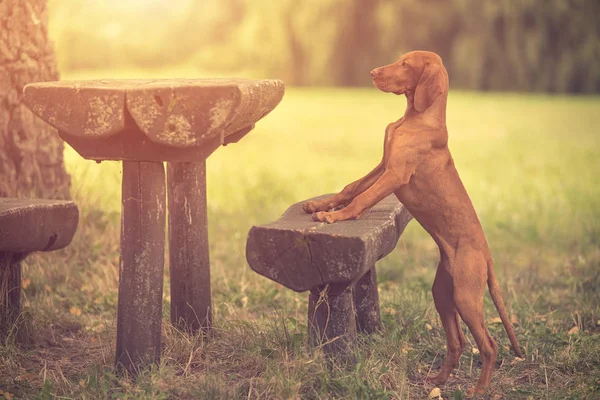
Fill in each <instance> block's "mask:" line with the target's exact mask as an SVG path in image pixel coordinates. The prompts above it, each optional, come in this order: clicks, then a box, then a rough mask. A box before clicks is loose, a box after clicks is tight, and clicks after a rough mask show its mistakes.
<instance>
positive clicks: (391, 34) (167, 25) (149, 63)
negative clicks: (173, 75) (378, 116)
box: [49, 0, 600, 92]
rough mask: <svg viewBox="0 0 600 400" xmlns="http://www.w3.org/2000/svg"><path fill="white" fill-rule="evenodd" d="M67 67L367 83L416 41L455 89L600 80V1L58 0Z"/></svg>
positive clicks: (547, 86) (599, 83)
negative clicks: (438, 59) (441, 65)
mask: <svg viewBox="0 0 600 400" xmlns="http://www.w3.org/2000/svg"><path fill="white" fill-rule="evenodd" d="M49 7H50V13H51V15H50V21H51V25H50V30H51V32H50V33H51V36H52V37H53V38H54V39H55V42H56V50H57V53H58V55H59V69H60V70H61V71H63V72H69V71H73V70H79V69H96V68H102V69H106V68H111V67H115V66H119V67H121V68H122V67H124V66H128V67H132V68H135V67H143V68H148V67H150V68H166V67H170V68H172V67H178V68H179V67H184V68H188V69H195V70H197V71H203V72H205V73H207V74H212V75H214V73H215V72H219V73H221V74H229V75H244V76H256V77H272V78H282V79H284V80H285V81H286V83H288V84H294V85H351V86H354V85H370V84H371V82H370V77H369V74H368V72H369V71H370V70H371V69H372V68H374V67H376V66H379V65H383V64H387V63H390V62H393V61H394V60H395V58H396V56H397V55H399V54H402V53H404V52H407V51H410V50H414V49H426V50H432V51H435V52H437V53H439V54H440V55H441V56H442V58H443V59H444V62H445V65H446V67H447V69H448V71H449V74H450V77H451V84H452V86H453V87H454V88H468V89H481V90H511V91H515V90H518V91H547V92H598V91H600V24H598V23H597V18H598V15H600V2H598V1H596V0H521V1H517V0H422V1H414V0H305V1H301V2H299V1H294V0H279V1H276V2H273V1H270V0H219V1H216V0H204V1H198V0H178V1H176V2H175V1H171V2H166V1H164V0H148V1H145V2H144V1H141V0H128V1H123V2H113V1H96V0H50V6H49Z"/></svg>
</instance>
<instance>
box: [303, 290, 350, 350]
mask: <svg viewBox="0 0 600 400" xmlns="http://www.w3.org/2000/svg"><path fill="white" fill-rule="evenodd" d="M308 340H309V343H310V345H311V346H322V348H323V350H324V352H325V353H326V354H328V355H334V356H335V357H337V359H338V360H346V361H350V360H351V357H350V354H351V350H352V347H351V346H352V344H353V343H355V342H356V319H355V316H354V308H353V306H352V289H351V287H349V286H348V287H346V288H344V287H343V286H335V285H334V286H331V285H325V286H319V287H317V288H314V289H313V290H311V291H310V295H309V297H308Z"/></svg>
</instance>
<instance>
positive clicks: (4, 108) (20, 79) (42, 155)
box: [0, 0, 70, 199]
mask: <svg viewBox="0 0 600 400" xmlns="http://www.w3.org/2000/svg"><path fill="white" fill-rule="evenodd" d="M47 24H48V15H47V11H46V0H3V1H0V197H8V196H11V197H13V196H14V197H43V198H57V199H65V198H68V197H69V184H70V178H69V176H68V175H67V173H66V171H65V168H64V165H63V142H62V140H60V138H59V137H58V135H57V134H56V131H55V130H54V129H51V128H50V127H48V126H47V125H46V124H45V123H44V122H42V121H41V120H39V119H38V118H37V117H35V116H34V115H33V114H32V113H31V112H30V111H29V109H27V108H26V107H25V106H24V105H23V104H22V103H21V98H22V91H23V87H24V86H25V85H26V84H27V83H31V82H38V81H48V80H56V79H58V73H57V71H56V60H55V57H54V51H53V48H52V44H51V42H50V41H49V39H48V36H47V31H48V27H47Z"/></svg>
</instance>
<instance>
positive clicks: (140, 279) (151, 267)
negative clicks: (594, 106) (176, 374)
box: [116, 161, 166, 373]
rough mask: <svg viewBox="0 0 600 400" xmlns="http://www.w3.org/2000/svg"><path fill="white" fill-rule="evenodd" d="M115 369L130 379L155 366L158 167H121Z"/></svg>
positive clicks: (160, 237) (159, 285)
mask: <svg viewBox="0 0 600 400" xmlns="http://www.w3.org/2000/svg"><path fill="white" fill-rule="evenodd" d="M122 195H123V199H122V204H123V206H122V207H123V208H122V212H121V219H122V221H121V261H120V265H119V304H118V312H117V355H116V363H117V366H123V367H125V368H126V369H127V370H128V371H130V372H132V373H135V372H137V370H138V368H139V367H142V366H144V365H148V364H150V363H153V362H156V363H158V361H159V359H160V339H161V338H160V334H161V326H162V292H163V271H164V257H165V212H166V205H165V171H164V167H163V164H162V163H157V162H153V163H148V162H139V163H138V162H131V161H126V162H124V163H123V191H122Z"/></svg>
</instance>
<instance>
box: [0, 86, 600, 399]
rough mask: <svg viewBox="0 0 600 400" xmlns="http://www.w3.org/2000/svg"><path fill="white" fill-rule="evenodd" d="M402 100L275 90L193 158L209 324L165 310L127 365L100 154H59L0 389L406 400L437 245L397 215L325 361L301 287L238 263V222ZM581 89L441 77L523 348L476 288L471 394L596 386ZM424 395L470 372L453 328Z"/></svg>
mask: <svg viewBox="0 0 600 400" xmlns="http://www.w3.org/2000/svg"><path fill="white" fill-rule="evenodd" d="M404 105H405V101H404V99H403V98H399V97H394V96H393V95H390V94H383V93H380V92H378V91H376V90H375V89H370V88H363V89H325V88H323V89H308V88H307V89H300V88H291V89H289V90H287V93H286V95H285V97H284V99H283V101H282V103H281V104H280V105H279V106H278V107H277V108H276V109H275V111H273V112H272V114H270V115H268V116H267V117H266V118H265V119H264V120H263V121H261V122H259V123H258V124H257V127H256V129H255V130H254V131H253V132H252V133H250V134H249V135H248V136H247V137H246V138H244V139H243V140H242V141H241V142H240V143H238V144H233V145H230V146H227V147H225V148H221V149H218V150H217V151H216V153H215V154H213V155H212V156H211V157H210V158H209V160H208V166H207V168H208V213H209V234H210V257H211V268H212V290H213V302H214V321H215V323H214V330H213V332H212V334H211V335H210V336H209V337H202V336H197V337H189V336H186V335H183V334H181V333H180V332H177V331H175V330H174V329H173V328H172V327H170V324H169V323H168V320H169V315H168V310H169V307H168V304H169V299H170V297H169V285H168V273H166V272H165V291H164V305H165V307H164V311H163V312H164V324H163V345H164V349H163V352H162V354H163V355H162V360H161V363H160V368H155V369H153V370H149V371H146V372H144V373H142V374H141V375H140V376H139V377H138V378H137V379H136V380H134V381H132V380H129V379H124V378H121V377H118V376H116V374H115V371H114V369H113V358H114V352H115V349H114V345H115V325H116V306H117V285H118V262H119V224H120V178H121V176H120V165H119V164H118V163H116V162H103V163H102V164H100V165H96V164H95V163H94V162H92V161H85V160H83V159H81V158H80V157H79V156H78V155H77V154H76V153H75V152H74V151H73V150H71V149H67V150H66V151H65V159H66V165H67V169H68V171H69V173H70V174H71V176H72V196H73V199H74V200H75V201H76V202H77V204H78V205H79V209H80V212H81V219H80V223H79V228H78V232H77V235H76V237H75V238H74V240H73V242H72V244H71V245H70V246H69V247H68V248H66V249H64V250H61V251H58V252H55V253H49V254H36V255H33V256H31V257H30V258H29V259H28V260H27V262H26V263H25V266H24V271H23V288H24V290H23V299H24V314H23V318H25V319H26V321H27V323H28V324H29V326H30V327H31V335H32V338H31V339H32V341H31V343H30V344H29V345H28V346H25V347H17V346H15V345H12V344H10V345H8V346H6V347H0V390H2V391H1V392H0V393H1V394H0V398H2V395H3V396H4V397H5V398H15V399H21V398H23V399H55V398H56V399H71V398H72V399H105V398H106V399H116V398H119V399H147V398H151V399H167V398H169V399H194V398H197V399H236V398H240V399H241V398H244V399H259V398H260V399H287V398H293V399H296V398H306V399H333V398H341V399H354V398H364V399H367V398H369V399H388V398H394V399H423V398H427V396H428V393H429V392H430V391H431V389H433V386H432V385H430V384H428V383H425V381H424V378H425V377H426V376H427V375H428V374H430V373H433V372H435V371H436V370H437V369H438V368H439V367H440V366H441V363H442V361H443V358H444V354H445V349H444V346H445V337H444V334H443V329H442V327H441V324H440V321H439V319H438V317H437V314H436V311H435V308H434V306H433V299H432V296H431V291H430V287H431V284H432V282H433V277H434V274H435V267H436V265H437V259H438V252H437V249H436V246H435V244H434V242H433V240H432V239H431V238H430V237H429V236H428V235H427V234H426V232H424V230H423V229H422V228H421V227H420V226H419V225H418V223H417V222H416V221H412V222H411V223H410V224H409V226H408V227H407V229H406V231H405V233H404V234H403V236H402V238H401V239H400V242H399V244H398V246H397V248H396V250H395V251H394V252H392V253H391V254H390V255H389V256H388V257H386V258H385V259H384V260H382V261H380V262H379V263H378V274H379V290H380V297H381V311H382V318H383V322H384V325H385V333H384V334H383V335H374V336H371V337H361V338H360V343H359V345H358V346H357V347H356V349H355V351H356V357H357V359H358V361H359V362H358V364H357V365H356V367H354V368H351V369H349V370H347V369H342V368H333V369H328V368H327V364H326V362H325V360H324V359H323V357H322V355H321V354H320V353H319V352H318V351H317V352H313V353H311V352H309V351H307V350H306V348H305V346H304V344H305V339H306V309H307V295H306V294H305V293H295V292H292V291H290V290H287V289H286V288H284V287H282V286H280V285H278V284H276V283H274V282H271V281H269V280H267V279H265V278H263V277H261V276H258V275H257V274H255V273H254V272H253V271H251V270H250V268H249V267H248V265H247V263H246V261H245V241H246V235H247V232H248V230H249V229H250V227H251V226H252V225H255V224H262V223H266V222H268V221H271V220H273V219H276V218H278V217H279V216H280V215H281V213H282V212H283V211H284V210H285V209H286V208H287V207H288V206H289V205H290V204H292V203H295V202H297V201H301V200H304V199H306V198H310V197H313V196H316V195H320V194H323V193H329V192H334V191H338V190H340V189H341V188H342V187H343V186H344V185H345V184H346V183H348V182H350V181H352V180H354V179H356V178H359V177H361V176H362V175H363V174H365V173H366V172H368V171H369V170H370V168H372V167H373V166H374V165H375V164H376V163H377V162H378V161H379V158H380V157H381V151H382V140H383V132H384V129H385V127H386V124H387V123H388V122H391V121H392V120H395V119H397V118H398V117H399V116H400V115H401V114H402V113H403V111H404ZM599 111H600V98H599V97H570V96H549V95H533V94H510V93H470V92H460V91H451V93H450V97H449V105H448V128H449V135H450V149H451V151H452V154H453V156H454V159H455V163H456V166H457V168H458V171H459V173H460V175H461V177H462V179H463V181H464V184H465V186H466V188H467V190H468V192H469V194H470V196H471V199H472V201H473V203H474V205H475V208H476V210H477V212H478V214H479V216H480V219H481V222H482V224H483V227H484V230H485V233H486V235H487V238H488V242H489V243H490V247H491V250H492V254H493V256H494V259H495V264H496V267H495V268H496V271H497V275H498V279H499V281H500V284H501V287H502V290H503V294H504V298H505V301H506V303H507V306H508V308H509V312H510V314H511V315H512V319H513V321H514V324H515V330H516V334H517V337H518V339H519V342H520V344H521V348H522V349H523V350H524V353H525V355H526V356H525V359H524V360H522V361H520V360H517V359H516V358H515V357H514V355H513V353H512V352H510V351H509V348H508V345H509V343H508V340H507V337H506V334H505V332H504V330H503V328H502V325H501V324H499V323H498V319H497V314H496V311H495V309H494V306H493V304H492V302H491V299H490V298H489V296H488V295H487V294H486V298H485V315H486V320H487V326H488V328H489V330H490V332H491V334H492V335H493V337H494V338H495V339H496V340H497V342H498V344H499V347H500V356H499V359H498V362H497V370H496V373H495V374H494V376H493V379H492V386H491V390H490V393H489V396H488V397H489V398H494V399H499V398H503V399H504V398H505V399H512V398H527V399H542V398H543V399H566V398H568V399H593V398H599V397H600V185H599V183H598V182H599V180H598V176H599V173H600V131H599V130H598V127H599V126H600V112H599ZM467 338H468V344H467V349H466V351H465V353H464V354H463V356H462V358H461V360H460V365H459V367H458V369H457V370H456V372H455V373H454V374H453V375H452V376H451V378H450V380H449V381H448V382H447V384H446V385H445V386H442V387H441V388H440V389H441V392H442V396H443V398H444V399H460V398H463V396H464V394H465V392H466V389H467V388H468V387H469V385H470V384H471V383H472V382H474V381H475V379H476V378H477V376H478V374H479V370H480V357H479V355H478V354H477V352H476V351H475V350H476V349H475V344H474V342H473V340H472V338H471V336H470V335H468V336H467Z"/></svg>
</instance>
